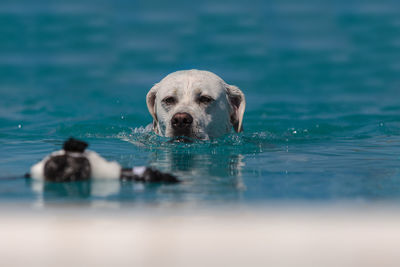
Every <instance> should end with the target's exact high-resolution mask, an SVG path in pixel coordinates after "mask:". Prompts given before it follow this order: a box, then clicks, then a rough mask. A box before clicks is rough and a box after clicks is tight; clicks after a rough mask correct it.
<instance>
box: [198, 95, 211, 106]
mask: <svg viewBox="0 0 400 267" xmlns="http://www.w3.org/2000/svg"><path fill="white" fill-rule="evenodd" d="M213 100H214V99H212V98H211V97H210V96H206V95H202V96H200V97H199V102H200V103H203V104H208V103H210V102H211V101H213Z"/></svg>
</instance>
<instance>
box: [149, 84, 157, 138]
mask: <svg viewBox="0 0 400 267" xmlns="http://www.w3.org/2000/svg"><path fill="white" fill-rule="evenodd" d="M157 90H158V84H155V85H154V86H153V87H152V88H151V89H150V91H149V92H148V93H147V96H146V104H147V109H148V110H149V112H150V114H151V116H152V117H153V128H154V131H155V132H156V133H158V128H157V124H158V119H157V115H156V94H157Z"/></svg>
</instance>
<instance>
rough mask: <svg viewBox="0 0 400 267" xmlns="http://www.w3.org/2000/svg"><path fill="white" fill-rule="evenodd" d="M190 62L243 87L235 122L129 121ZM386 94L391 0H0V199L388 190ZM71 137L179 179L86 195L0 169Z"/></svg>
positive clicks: (395, 154) (398, 182)
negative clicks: (188, 134) (196, 126)
mask: <svg viewBox="0 0 400 267" xmlns="http://www.w3.org/2000/svg"><path fill="white" fill-rule="evenodd" d="M191 68H197V69H205V70H210V71H213V72H215V73H216V74H218V75H220V76H221V77H222V78H223V79H224V80H225V81H227V82H228V83H230V84H235V85H237V86H239V87H240V88H241V89H242V90H243V92H244V93H245V94H246V97H247V107H246V114H245V120H244V129H245V132H244V133H243V134H241V135H239V136H236V135H233V134H232V135H229V136H226V137H224V138H221V139H218V140H213V141H210V142H200V143H196V144H192V145H184V144H170V143H165V140H164V139H162V138H158V137H156V136H154V135H152V134H149V133H144V132H143V130H142V128H141V127H144V126H146V125H147V124H148V123H150V122H151V116H150V115H149V114H148V112H147V108H146V104H145V95H146V93H147V91H148V90H149V89H150V88H151V86H152V85H153V84H154V83H155V82H158V81H159V80H160V79H161V78H162V77H164V76H165V75H167V74H168V73H170V72H173V71H176V70H181V69H191ZM399 93H400V2H399V1H387V0H383V1H374V0H363V1H361V0H360V1H352V0H351V1H344V0H338V1H314V0H311V1H297V0H279V1H239V0H233V1H214V0H206V1H201V2H192V1H161V0H160V1H123V0H117V1H94V0H93V1H89V0H79V1H78V0H71V1H63V2H61V1H59V2H56V1H46V0H39V1H28V0H23V1H13V0H2V1H1V2H0V171H1V177H2V178H3V179H1V180H0V201H3V202H4V201H6V202H8V201H27V202H34V201H37V200H38V199H45V200H48V201H50V202H51V201H59V202H69V201H70V200H73V201H89V202H91V201H104V200H107V201H115V202H120V203H210V204H214V203H228V204H232V203H252V202H257V203H264V202H269V201H272V200H283V201H298V200H305V201H342V200H346V201H360V200H361V201H376V200H389V201H391V200H398V199H399V197H400V145H399V141H400V113H399V112H400V99H399V95H400V94H399ZM70 136H74V137H77V138H82V139H84V140H86V141H88V142H89V143H90V148H91V149H93V150H96V151H98V152H99V153H101V154H102V155H103V156H104V157H106V158H107V159H109V160H117V161H118V162H120V163H121V164H122V165H124V166H133V165H152V166H156V167H158V168H160V169H162V170H166V171H171V172H173V173H175V174H177V175H179V176H180V177H181V178H182V179H183V180H184V183H182V184H180V185H172V186H166V185H145V186H142V185H137V184H130V183H125V184H121V185H120V189H119V191H118V192H117V193H115V192H114V193H112V194H109V195H106V196H101V197H99V196H94V195H93V194H91V191H90V189H87V188H88V187H87V185H85V184H83V185H81V184H68V185H63V184H61V185H59V184H55V185H54V184H53V185H52V184H49V185H47V186H46V187H45V190H44V193H38V192H37V191H34V190H33V189H32V188H33V187H34V186H33V185H32V184H31V183H30V182H28V181H25V180H24V179H22V178H17V179H11V177H14V176H20V175H21V174H23V173H25V172H26V171H27V170H29V167H30V165H32V164H34V163H35V162H37V161H38V160H40V159H41V158H42V157H43V156H45V155H46V154H47V153H49V152H51V151H54V150H57V149H59V147H60V145H61V143H62V141H63V140H64V139H65V138H67V137H70ZM7 177H9V178H8V179H4V178H7Z"/></svg>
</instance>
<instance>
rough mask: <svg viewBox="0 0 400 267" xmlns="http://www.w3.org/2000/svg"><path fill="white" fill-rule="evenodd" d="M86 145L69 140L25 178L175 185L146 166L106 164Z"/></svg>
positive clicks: (171, 178) (75, 140)
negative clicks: (104, 180) (126, 166)
mask: <svg viewBox="0 0 400 267" xmlns="http://www.w3.org/2000/svg"><path fill="white" fill-rule="evenodd" d="M87 146H88V144H87V143H85V142H83V141H80V140H77V139H73V138H70V139H68V140H67V141H66V142H65V143H64V145H63V149H62V150H59V151H56V152H53V153H52V154H50V155H49V156H47V157H45V158H44V159H43V160H42V161H40V162H38V163H37V164H35V165H33V166H32V167H31V170H30V173H29V174H28V175H27V177H31V178H32V179H35V180H42V181H49V182H72V181H85V180H89V179H121V180H124V181H140V182H157V183H178V182H180V181H179V180H178V178H176V177H175V176H174V175H172V174H168V173H163V172H160V171H158V170H156V169H153V168H150V167H133V168H122V167H121V165H119V164H118V163H117V162H116V161H107V160H106V159H104V158H102V157H101V156H100V155H99V154H97V153H96V152H94V151H88V150H86V148H87Z"/></svg>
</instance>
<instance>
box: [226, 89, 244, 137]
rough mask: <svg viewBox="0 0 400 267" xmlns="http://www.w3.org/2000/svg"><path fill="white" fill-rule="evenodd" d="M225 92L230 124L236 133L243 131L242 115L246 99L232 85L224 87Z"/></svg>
mask: <svg viewBox="0 0 400 267" xmlns="http://www.w3.org/2000/svg"><path fill="white" fill-rule="evenodd" d="M226 92H227V95H228V100H229V103H230V104H231V114H230V116H231V124H232V125H233V129H235V131H236V132H238V133H239V132H241V131H243V126H242V123H243V114H244V109H245V107H246V99H245V97H244V94H243V92H242V91H241V90H240V89H239V88H238V87H236V86H234V85H229V84H227V85H226Z"/></svg>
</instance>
